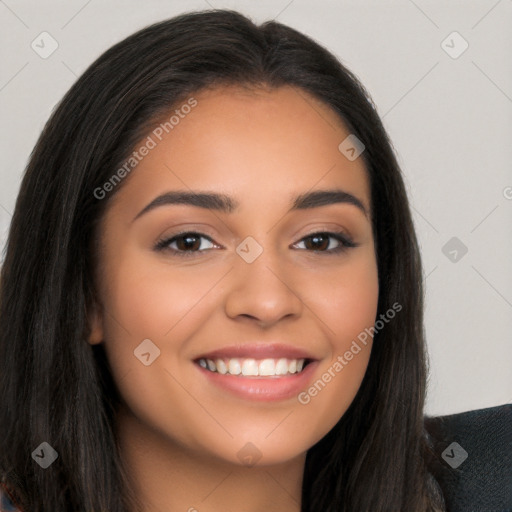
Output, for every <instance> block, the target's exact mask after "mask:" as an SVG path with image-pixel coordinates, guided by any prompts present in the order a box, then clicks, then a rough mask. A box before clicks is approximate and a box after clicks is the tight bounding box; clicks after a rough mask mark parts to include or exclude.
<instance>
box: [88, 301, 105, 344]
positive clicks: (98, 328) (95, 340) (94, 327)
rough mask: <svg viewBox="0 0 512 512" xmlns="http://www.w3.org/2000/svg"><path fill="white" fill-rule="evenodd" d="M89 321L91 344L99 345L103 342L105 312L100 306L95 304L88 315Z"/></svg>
mask: <svg viewBox="0 0 512 512" xmlns="http://www.w3.org/2000/svg"><path fill="white" fill-rule="evenodd" d="M87 316H88V319H89V329H90V330H89V339H88V341H89V343H90V344H91V345H98V344H99V343H101V342H102V341H103V312H102V311H101V309H100V306H99V305H98V304H97V303H95V304H94V305H93V306H92V308H91V309H90V311H89V314H88V315H87Z"/></svg>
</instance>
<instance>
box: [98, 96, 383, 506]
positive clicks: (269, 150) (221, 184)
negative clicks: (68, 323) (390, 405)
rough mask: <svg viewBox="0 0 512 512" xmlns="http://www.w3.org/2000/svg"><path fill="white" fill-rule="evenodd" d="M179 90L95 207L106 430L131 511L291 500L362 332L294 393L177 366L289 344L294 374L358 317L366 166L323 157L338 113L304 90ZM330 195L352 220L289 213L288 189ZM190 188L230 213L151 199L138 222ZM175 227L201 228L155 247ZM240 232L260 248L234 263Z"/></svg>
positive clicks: (373, 286) (370, 256)
mask: <svg viewBox="0 0 512 512" xmlns="http://www.w3.org/2000/svg"><path fill="white" fill-rule="evenodd" d="M194 98H195V99H196V100H197V106H195V108H194V109H192V111H191V112H190V113H189V114H187V115H186V116H185V117H184V118H183V119H181V120H180V122H179V124H177V125H176V126H175V127H174V128H173V130H172V131H170V132H169V133H168V134H167V135H166V136H165V137H164V138H163V139H162V141H160V142H159V143H158V145H157V146H156V147H155V148H153V149H151V151H150V152H149V154H148V155H147V156H145V157H144V159H143V160H142V161H141V162H140V163H139V164H138V165H137V167H136V168H135V169H134V170H133V171H132V172H131V174H130V175H129V177H127V178H126V179H125V181H124V182H123V183H122V185H120V187H121V188H120V189H119V190H118V191H117V193H116V194H115V195H114V196H113V198H112V199H111V200H110V202H109V205H108V208H107V211H106V214H105V215H104V217H103V219H102V222H101V224H100V241H101V243H100V247H99V265H98V269H97V276H96V278H97V288H98V307H97V308H96V311H94V312H93V314H92V332H91V336H90V339H89V342H90V343H91V344H96V343H104V346H105V349H106V352H107V357H108V359H109V362H110V364H111V367H112V371H113V377H114V380H115V382H116V384H117V386H118V388H119V391H120V394H121V396H122V398H123V401H124V404H123V406H122V408H121V409H120V411H119V414H118V417H117V419H118V432H117V435H118V436H119V440H120V446H121V456H122V457H123V460H124V461H125V462H126V464H127V467H128V468H129V472H130V476H131V477H132V478H133V480H134V486H135V489H136V492H137V493H138V495H139V496H140V497H141V499H142V501H143V502H144V503H145V504H146V509H145V512H157V511H158V512H164V511H168V510H176V511H184V512H185V511H190V512H192V511H193V510H197V511H198V512H213V511H223V512H227V511H240V510H244V512H261V511H262V510H265V512H274V511H275V512H278V511H279V512H283V511H288V512H298V511H300V502H301V485H302V477H303V471H304V463H305V457H306V451H307V450H308V449H309V448H310V447H311V446H313V445H314V444H315V443H316V442H317V441H319V440H320V439H321V438H322V437H323V436H325V434H327V432H329V430H330V429H331V428H332V427H333V426H334V425H335V424H336V423H337V422H338V420H339V419H340V418H341V417H342V416H343V414H344V413H345V411H346V410H347V408H348V407H349V405H350V403H351V402H352V401H353V399H354V397H355V395H356V393H357V390H358V389H359V387H360V384H361V382H362V379H363V377H364V374H365V371H366V368H367V364H368V360H369V356H370V351H371V345H372V340H371V339H370V340H369V342H368V344H367V345H366V347H364V346H363V347H362V350H361V351H360V352H359V353H358V354H357V355H355V356H354V357H353V359H352V360H351V361H350V362H349V363H348V364H347V365H346V366H345V367H344V368H343V370H342V371H339V372H337V373H336V376H335V377H334V378H332V379H331V381H330V382H329V383H328V384H327V385H326V386H325V387H324V389H322V391H320V392H319V393H318V394H317V395H316V396H315V397H313V398H311V400H310V402H309V403H307V404H305V405H303V404H301V403H299V401H298V400H297V397H295V396H294V397H293V398H290V399H286V400H280V401H271V402H260V401H258V402H257V401H254V400H248V399H242V398H240V397H237V396H233V395H232V394H231V393H229V392H227V391H225V390H224V389H222V388H220V387H218V386H215V385H212V384H210V383H209V382H208V381H207V379H206V378H205V376H204V375H203V374H201V372H200V371H199V369H198V367H197V364H196V363H194V362H193V360H194V359H195V358H197V357H198V356H199V355H201V354H205V353H207V352H210V351H212V350H214V349H218V348H221V347H224V346H227V345H232V344H237V343H238V344H244V343H251V342H260V343H262V344H264V343H270V342H280V343H284V344H291V345H295V346H297V347H300V348H303V349H306V350H308V351H310V352H311V353H312V354H314V356H315V358H316V359H318V360H319V361H320V362H319V365H318V368H317V369H316V371H315V374H314V377H313V378H312V379H311V383H310V384H309V385H312V384H313V383H314V382H315V381H317V380H318V379H320V378H321V376H322V374H324V373H325V372H326V371H327V370H328V369H329V368H332V366H333V363H334V361H335V360H336V358H337V357H338V356H339V355H343V354H344V353H345V352H346V351H347V350H348V349H349V348H350V346H351V344H352V342H353V340H355V339H356V338H357V336H358V334H359V333H361V332H362V331H364V329H365V328H369V327H371V326H373V325H374V322H375V319H376V313H377V301H378V293H379V289H378V272H377V262H376V257H375V247H374V240H373V235H372V224H371V218H370V190H369V181H368V176H367V172H366V169H365V166H364V162H363V159H362V158H357V159H356V160H354V161H349V160H348V159H347V158H346V157H345V156H344V155H343V154H342V153H341V152H340V151H339V149H338V145H339V144H340V142H341V141H343V140H344V139H345V138H346V137H347V136H348V135H349V133H350V132H349V131H348V130H347V129H346V127H345V126H344V124H343V123H342V122H341V120H340V118H339V117H338V116H337V115H336V114H335V113H334V112H333V111H332V110H331V109H330V108H329V107H327V106H326V105H324V104H323V103H321V102H319V101H318V100H316V99H314V98H313V97H311V96H310V95H308V94H307V93H306V92H305V91H302V90H300V89H296V88H292V87H288V86H286V87H281V88H278V89H272V90H268V89H262V88H260V89H257V90H247V89H242V88H239V87H223V88H220V89H212V90H208V91H206V90H205V91H201V92H200V93H198V94H195V95H194ZM171 114H172V112H171ZM331 189H342V190H344V191H346V192H348V193H350V194H352V195H354V196H355V197H357V198H358V199H359V200H360V201H361V203H362V204H363V205H364V207H365V209H366V212H367V215H365V213H364V212H363V211H361V210H360V209H359V208H357V207H356V206H354V205H352V204H348V203H335V204H328V205H324V206H318V207H314V208H308V209H302V210H295V211H289V210H290V208H291V206H292V200H293V199H294V198H295V197H296V196H298V195H300V194H304V193H307V192H311V191H315V190H331ZM191 190H193V191H200V192H216V193H221V194H225V195H229V196H230V197H232V199H233V200H236V201H237V202H238V203H239V207H238V208H237V209H236V210H234V211H232V212H231V213H226V212H219V211H215V210H209V209H205V208H200V207H197V206H191V205H186V204H166V205H161V206H159V207H156V208H152V209H151V210H149V211H147V212H146V213H144V214H142V215H140V216H138V214H139V212H141V211H142V210H143V209H144V208H145V207H146V206H147V205H148V204H149V203H150V202H151V201H153V199H155V198H156V197H157V196H159V195H161V194H163V193H166V192H169V191H191ZM105 200H108V198H106V199H105ZM137 216H138V217H137ZM135 217H137V218H136V219H135ZM183 230H186V231H187V232H193V233H201V234H202V236H203V235H204V238H203V237H202V236H201V237H199V238H197V241H196V243H195V244H191V245H192V249H191V248H190V247H191V245H186V244H185V243H184V242H183V239H181V241H180V240H179V239H175V240H174V241H172V242H169V243H168V245H167V248H164V249H163V250H157V249H156V248H155V247H156V246H157V244H158V242H159V241H161V240H167V239H170V238H172V237H173V236H174V235H175V234H176V233H179V232H181V231H183ZM336 231H342V232H343V233H344V234H345V235H346V236H347V237H348V238H349V239H350V240H352V241H353V242H354V243H356V244H357V246H356V247H352V248H346V249H345V250H344V251H341V252H338V253H334V252H332V250H331V249H334V248H336V247H338V246H340V245H343V243H342V242H339V241H338V240H337V239H336V238H334V237H332V236H330V237H326V238H322V239H320V240H318V239H316V242H315V239H314V237H311V235H313V234H316V233H325V232H336ZM248 236H251V237H252V238H254V240H256V241H257V243H258V244H259V245H260V246H261V247H262V248H263V252H262V254H261V255H260V256H259V257H257V258H256V260H255V261H253V262H252V263H247V262H246V261H245V260H244V259H243V258H242V257H241V256H239V254H238V253H237V252H236V248H237V247H238V246H239V244H240V243H241V242H242V241H243V240H244V239H245V238H246V237H248ZM312 238H313V240H312ZM314 249H317V250H316V251H314ZM173 250H174V251H173ZM177 251H181V253H180V254H182V256H180V255H179V254H178V252H177ZM183 253H186V254H185V255H184V256H183ZM145 339H150V340H151V341H152V343H154V344H155V345H156V346H157V347H158V348H159V350H160V356H159V357H158V358H156V359H155V360H154V362H153V363H152V364H151V365H149V366H145V365H144V364H142V363H141V361H140V360H139V359H138V358H137V357H135V355H134V350H135V349H136V348H137V347H138V346H139V345H140V343H141V342H142V341H143V340H145ZM247 443H252V445H254V446H255V447H256V448H257V450H258V452H256V453H259V454H260V455H261V458H260V459H259V460H258V462H257V464H256V465H255V466H253V467H249V466H247V465H244V463H243V461H242V460H240V457H239V452H240V450H241V449H242V448H243V447H244V446H246V445H247ZM246 449H247V448H246Z"/></svg>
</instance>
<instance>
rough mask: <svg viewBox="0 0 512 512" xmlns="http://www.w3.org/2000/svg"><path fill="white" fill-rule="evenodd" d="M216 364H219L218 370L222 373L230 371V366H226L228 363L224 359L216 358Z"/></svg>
mask: <svg viewBox="0 0 512 512" xmlns="http://www.w3.org/2000/svg"><path fill="white" fill-rule="evenodd" d="M215 365H216V366H217V371H218V372H219V373H222V375H224V374H225V373H227V372H228V367H227V366H226V363H225V362H224V361H223V360H222V359H216V360H215Z"/></svg>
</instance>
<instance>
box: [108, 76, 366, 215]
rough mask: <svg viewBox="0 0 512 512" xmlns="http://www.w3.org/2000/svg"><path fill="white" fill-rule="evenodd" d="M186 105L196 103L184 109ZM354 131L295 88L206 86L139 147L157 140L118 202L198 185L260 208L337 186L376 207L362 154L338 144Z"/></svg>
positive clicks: (158, 124)
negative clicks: (345, 151)
mask: <svg viewBox="0 0 512 512" xmlns="http://www.w3.org/2000/svg"><path fill="white" fill-rule="evenodd" d="M191 98H193V100H195V101H194V102H192V103H191V102H190V101H188V100H190V99H191ZM186 104H193V105H194V106H193V108H186V109H185V108H183V109H182V108H180V105H186ZM171 117H172V123H171V122H169V121H170V120H171ZM349 135H350V131H349V130H348V129H347V127H346V126H345V124H344V123H343V121H342V119H341V118H340V117H339V116H338V115H337V114H336V113H335V112H334V111H333V110H332V109H331V108H330V107H328V106H327V105H326V104H324V103H323V102H321V101H319V100H318V99H316V98H315V97H313V96H311V95H310V94H308V93H307V92H306V91H304V90H302V89H299V88H296V87H290V86H284V87H280V88H277V89H263V88H258V89H254V88H251V89H248V88H241V87H236V86H226V87H220V88H216V89H210V90H204V91H200V92H198V93H196V94H192V95H191V96H190V97H189V98H185V99H184V100H183V102H182V104H178V105H175V106H174V108H173V109H172V110H170V111H169V113H168V115H166V116H164V117H163V118H161V119H159V120H158V121H157V122H155V123H154V128H152V131H149V132H148V134H147V136H146V137H145V138H144V139H143V140H141V141H140V143H139V144H137V145H136V147H135V148H134V150H137V148H138V147H139V146H142V145H144V144H145V143H147V142H148V141H149V139H151V140H152V143H151V146H153V147H152V149H151V150H150V151H148V152H147V154H146V156H144V157H143V158H142V159H141V160H140V162H138V163H137V165H136V167H135V168H134V169H133V171H132V172H131V173H130V175H129V177H128V178H127V179H126V182H125V183H123V187H122V188H123V190H122V191H120V192H121V193H120V194H119V196H120V197H119V200H120V201H122V202H125V201H127V202H131V203H133V202H134V201H135V200H136V199H137V198H140V197H144V199H145V200H147V201H149V200H151V199H152V197H154V196H155V195H157V194H161V193H162V192H165V191H167V190H175V189H179V190H187V189H192V190H201V191H216V192H223V193H226V194H229V195H232V196H234V197H237V198H238V199H239V202H241V203H243V204H246V203H247V204H249V203H254V206H258V207H260V208H261V207H264V206H265V205H266V206H268V207H272V206H273V205H274V204H277V203H276V201H280V202H281V203H286V204H287V203H288V200H289V198H292V197H295V196H297V195H298V194H301V193H304V192H305V191H308V190H311V189H317V188H318V189H320V188H322V189H325V188H334V187H336V188H342V189H343V190H346V191H348V192H350V193H352V194H354V195H356V196H357V197H359V199H360V200H361V201H362V202H363V204H364V205H365V207H366V208H367V210H368V211H370V196H369V184H368V176H367V172H366V168H365V165H364V161H363V159H362V158H357V159H356V160H354V161H350V160H349V159H347V158H346V156H345V155H344V154H343V153H342V152H340V150H339V149H338V146H339V145H340V143H341V142H342V141H343V140H345V139H346V138H347V137H348V136H349ZM116 201H117V199H116Z"/></svg>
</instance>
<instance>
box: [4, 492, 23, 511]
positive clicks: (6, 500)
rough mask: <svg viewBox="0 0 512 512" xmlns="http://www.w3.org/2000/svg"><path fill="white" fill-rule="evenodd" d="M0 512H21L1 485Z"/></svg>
mask: <svg viewBox="0 0 512 512" xmlns="http://www.w3.org/2000/svg"><path fill="white" fill-rule="evenodd" d="M0 512H21V511H20V509H18V508H16V507H15V506H14V503H13V502H12V501H11V500H10V499H9V496H8V495H7V493H6V492H5V491H4V490H3V488H2V486H1V485H0Z"/></svg>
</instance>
